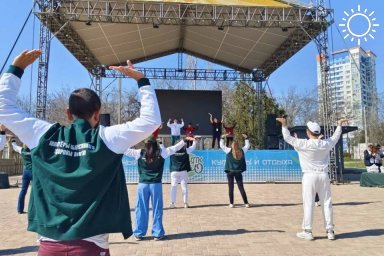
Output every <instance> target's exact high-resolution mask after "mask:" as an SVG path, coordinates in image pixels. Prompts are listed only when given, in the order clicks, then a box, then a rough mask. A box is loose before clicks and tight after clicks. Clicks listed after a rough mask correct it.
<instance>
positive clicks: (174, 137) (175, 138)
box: [171, 135, 180, 146]
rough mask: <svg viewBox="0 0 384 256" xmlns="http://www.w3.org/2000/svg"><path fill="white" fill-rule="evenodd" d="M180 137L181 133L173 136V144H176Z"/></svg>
mask: <svg viewBox="0 0 384 256" xmlns="http://www.w3.org/2000/svg"><path fill="white" fill-rule="evenodd" d="M179 139H180V135H178V136H173V135H172V136H171V144H172V146H173V145H175V144H176V142H177V141H178V140H179Z"/></svg>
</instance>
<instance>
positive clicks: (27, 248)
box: [0, 246, 39, 255]
mask: <svg viewBox="0 0 384 256" xmlns="http://www.w3.org/2000/svg"><path fill="white" fill-rule="evenodd" d="M38 250H39V246H24V247H20V248H14V249H5V250H0V255H14V254H18V253H26V252H37V251H38Z"/></svg>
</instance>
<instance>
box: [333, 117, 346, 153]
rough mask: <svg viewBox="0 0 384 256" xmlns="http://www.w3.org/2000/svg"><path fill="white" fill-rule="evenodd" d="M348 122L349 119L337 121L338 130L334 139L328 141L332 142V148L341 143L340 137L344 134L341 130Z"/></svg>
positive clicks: (334, 134)
mask: <svg viewBox="0 0 384 256" xmlns="http://www.w3.org/2000/svg"><path fill="white" fill-rule="evenodd" d="M347 122H348V119H345V118H343V119H340V120H339V121H337V128H336V130H335V132H334V133H333V135H332V137H330V138H329V139H328V141H329V142H330V147H331V148H332V147H334V146H335V145H336V144H337V142H338V141H339V139H340V136H341V133H342V129H341V126H342V125H343V124H344V123H347Z"/></svg>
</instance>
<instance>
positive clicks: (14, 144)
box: [12, 141, 22, 154]
mask: <svg viewBox="0 0 384 256" xmlns="http://www.w3.org/2000/svg"><path fill="white" fill-rule="evenodd" d="M12 148H13V151H15V152H17V153H19V154H21V149H22V147H20V146H18V145H17V144H16V142H15V141H12Z"/></svg>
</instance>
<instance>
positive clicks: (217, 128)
mask: <svg viewBox="0 0 384 256" xmlns="http://www.w3.org/2000/svg"><path fill="white" fill-rule="evenodd" d="M208 115H209V121H210V122H211V125H212V149H214V148H215V141H216V140H217V145H218V146H219V141H220V136H221V126H222V123H223V118H222V119H221V121H219V120H218V119H217V118H216V117H215V118H213V117H212V114H211V113H208Z"/></svg>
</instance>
